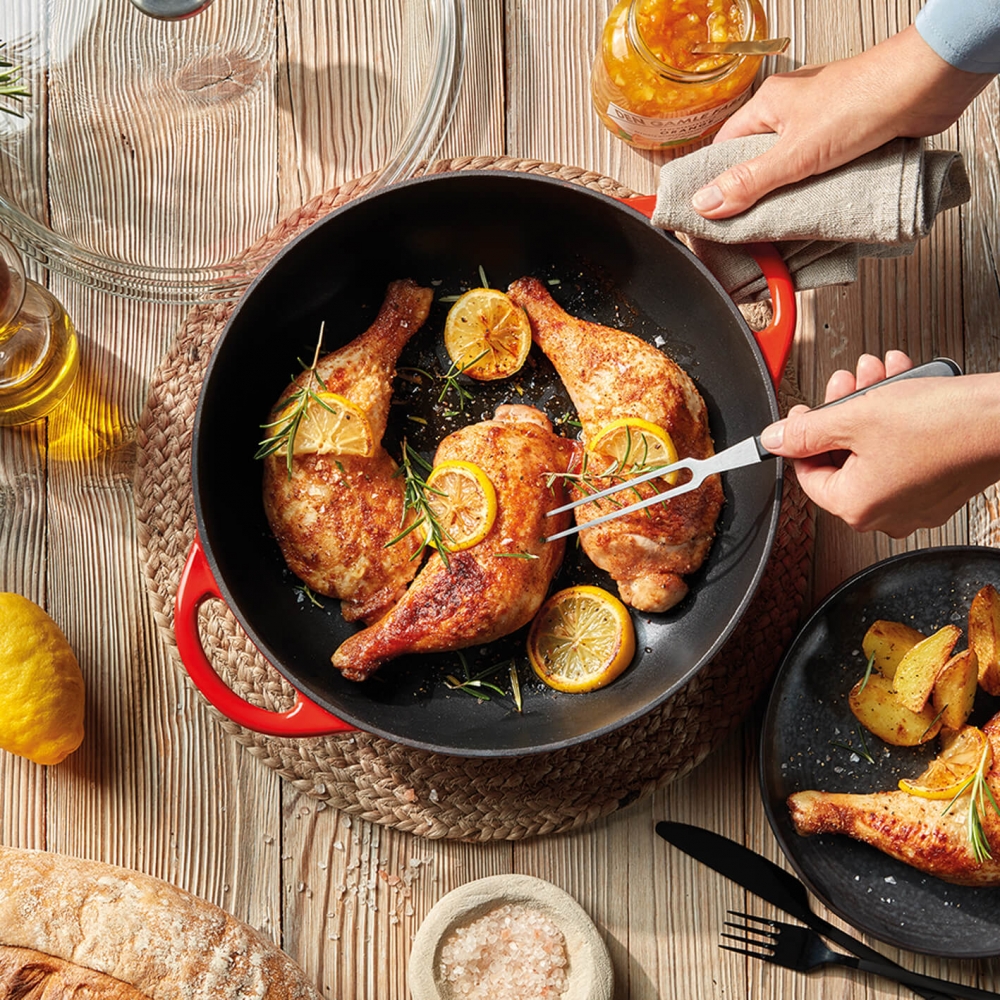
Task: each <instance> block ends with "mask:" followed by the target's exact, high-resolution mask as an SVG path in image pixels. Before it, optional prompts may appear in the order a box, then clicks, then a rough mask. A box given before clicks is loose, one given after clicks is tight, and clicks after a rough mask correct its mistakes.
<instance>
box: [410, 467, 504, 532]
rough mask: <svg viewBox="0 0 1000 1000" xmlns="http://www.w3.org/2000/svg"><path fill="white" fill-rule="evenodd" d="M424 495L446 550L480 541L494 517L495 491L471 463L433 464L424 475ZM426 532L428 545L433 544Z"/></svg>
mask: <svg viewBox="0 0 1000 1000" xmlns="http://www.w3.org/2000/svg"><path fill="white" fill-rule="evenodd" d="M425 496H426V499H427V506H428V507H429V508H430V511H431V516H432V517H433V518H434V520H435V521H436V523H437V527H438V529H439V531H440V538H441V544H443V546H444V548H445V549H446V550H447V551H448V552H461V551H462V549H468V548H471V547H472V546H473V545H476V544H477V543H478V542H481V541H482V540H483V539H484V538H485V537H486V536H487V535H488V534H489V532H490V528H492V527H493V522H494V521H496V518H497V493H496V490H495V489H494V488H493V483H491V482H490V478H489V476H487V475H486V473H485V472H483V470H482V469H481V468H480V467H479V466H478V465H476V464H475V463H474V462H462V461H459V460H457V459H455V460H452V461H448V462H442V463H441V464H440V465H436V466H435V467H434V469H433V470H432V471H431V474H430V475H429V476H428V477H427V487H426V489H425ZM425 532H426V529H425ZM430 534H431V537H429V538H428V544H430V545H435V547H436V545H437V543H436V541H435V539H434V537H433V533H430Z"/></svg>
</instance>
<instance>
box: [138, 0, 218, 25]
mask: <svg viewBox="0 0 1000 1000" xmlns="http://www.w3.org/2000/svg"><path fill="white" fill-rule="evenodd" d="M211 2H212V0H132V3H133V4H135V6H136V7H138V8H139V10H141V11H142V12H143V14H148V15H149V16H150V17H157V18H160V19H161V20H163V21H176V20H179V19H180V18H182V17H192V16H193V15H194V14H198V13H200V12H201V11H203V10H204V9H205V8H206V7H207V6H208V5H209V4H211Z"/></svg>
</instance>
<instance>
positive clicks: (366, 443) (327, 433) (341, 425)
mask: <svg viewBox="0 0 1000 1000" xmlns="http://www.w3.org/2000/svg"><path fill="white" fill-rule="evenodd" d="M293 406H294V404H293ZM288 409H291V407H289V408H288ZM278 421H279V422H278V423H277V424H276V428H277V433H281V432H282V431H284V430H285V429H287V427H288V424H287V423H281V422H280V421H281V417H279V418H278ZM374 451H375V440H374V438H373V436H372V429H371V425H370V424H369V423H368V418H367V417H366V416H365V412H364V410H362V409H361V408H360V407H358V406H355V405H354V403H352V402H351V401H350V400H349V399H344V397H343V396H338V395H337V393H335V392H318V393H316V395H315V396H314V397H313V398H312V399H310V400H309V402H308V403H307V404H306V408H305V412H304V413H303V414H302V419H301V420H300V421H299V426H298V428H296V430H295V436H294V441H293V443H292V454H293V455H360V456H361V457H363V458H367V457H368V456H370V455H372V454H373V453H374ZM275 454H277V455H287V454H288V445H287V444H283V445H282V446H281V447H280V448H278V449H277V450H276V452H275Z"/></svg>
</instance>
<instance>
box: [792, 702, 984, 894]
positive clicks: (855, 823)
mask: <svg viewBox="0 0 1000 1000" xmlns="http://www.w3.org/2000/svg"><path fill="white" fill-rule="evenodd" d="M983 732H984V733H985V735H986V738H987V739H988V740H989V741H990V745H991V747H992V750H993V766H992V767H991V768H990V770H989V772H988V773H987V775H986V783H987V784H988V785H989V788H990V791H992V793H993V797H994V799H996V801H997V802H1000V714H997V715H995V716H994V717H993V718H992V719H990V721H989V722H987V723H986V725H985V726H983ZM947 806H948V803H947V802H944V801H942V800H940V799H925V798H921V797H920V796H918V795H911V794H909V793H908V792H904V791H902V790H899V791H891V792H873V793H871V794H868V795H858V794H850V793H844V792H817V791H805V792H796V793H795V794H794V795H790V796H789V798H788V808H789V809H790V810H791V814H792V822H793V823H794V824H795V829H796V831H798V833H800V834H802V835H803V836H808V835H810V834H814V833H842V834H845V835H846V836H848V837H853V838H854V839H855V840H860V841H863V842H864V843H866V844H871V845H872V846H873V847H877V848H878V849H879V850H880V851H884V852H885V853H886V854H888V855H891V856H892V857H894V858H897V859H898V860H900V861H903V862H905V863H906V864H908V865H912V866H913V867H914V868H916V869H918V870H919V871H922V872H924V873H926V874H927V875H934V876H936V877H937V878H939V879H943V880H944V881H945V882H954V883H955V884H957V885H983V886H985V885H993V886H995V885H1000V816H997V814H996V812H995V811H994V809H993V807H992V805H990V803H989V801H988V800H987V802H986V806H985V809H982V810H980V812H979V815H980V818H981V820H982V826H983V832H984V834H985V836H986V841H987V843H988V844H989V848H990V853H991V854H992V855H993V856H992V858H987V859H985V860H983V861H978V860H977V859H976V856H975V854H974V852H973V849H972V845H971V844H970V842H969V833H968V823H969V809H970V808H971V796H970V794H969V793H965V794H964V795H961V796H959V798H958V799H956V800H955V802H954V804H953V805H952V806H951V808H950V809H947V812H946V811H945V809H946V808H947Z"/></svg>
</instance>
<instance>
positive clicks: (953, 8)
mask: <svg viewBox="0 0 1000 1000" xmlns="http://www.w3.org/2000/svg"><path fill="white" fill-rule="evenodd" d="M914 23H915V25H916V28H917V31H918V32H919V33H920V37H921V38H923V40H924V41H925V42H926V43H927V44H928V45H929V46H930V47H931V48H932V49H933V50H934V51H935V52H936V53H937V54H938V55H939V56H940V57H941V58H942V59H944V61H945V62H947V63H951V65H952V66H955V67H956V68H958V69H964V70H968V71H969V72H970V73H1000V0H927V3H926V5H925V6H924V7H922V8H921V9H920V12H919V13H918V14H917V18H916V21H915V22H914Z"/></svg>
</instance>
